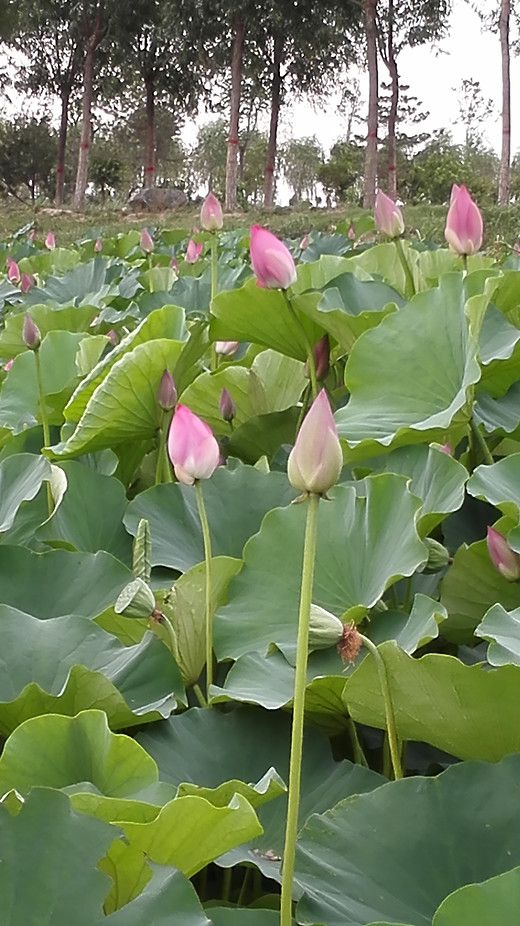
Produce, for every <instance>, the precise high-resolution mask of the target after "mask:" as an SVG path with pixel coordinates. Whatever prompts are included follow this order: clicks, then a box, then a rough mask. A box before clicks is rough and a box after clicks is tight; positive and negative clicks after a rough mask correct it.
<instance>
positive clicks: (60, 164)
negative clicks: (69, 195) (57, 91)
mask: <svg viewBox="0 0 520 926" xmlns="http://www.w3.org/2000/svg"><path fill="white" fill-rule="evenodd" d="M69 100H70V87H67V88H66V89H64V90H63V92H62V94H61V116H60V128H59V132H58V150H57V154H56V194H55V196H54V202H55V204H56V206H63V203H64V201H65V151H66V147H67V128H68V122H69Z"/></svg>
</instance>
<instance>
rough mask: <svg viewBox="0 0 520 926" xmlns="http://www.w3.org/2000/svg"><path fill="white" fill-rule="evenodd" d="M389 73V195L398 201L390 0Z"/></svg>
mask: <svg viewBox="0 0 520 926" xmlns="http://www.w3.org/2000/svg"><path fill="white" fill-rule="evenodd" d="M388 71H389V73H390V86H391V95H390V111H389V113H388V195H389V197H390V199H393V200H394V202H395V200H396V199H397V140H396V136H395V128H396V124H397V107H398V104H399V74H398V71H397V61H396V58H395V49H394V0H388Z"/></svg>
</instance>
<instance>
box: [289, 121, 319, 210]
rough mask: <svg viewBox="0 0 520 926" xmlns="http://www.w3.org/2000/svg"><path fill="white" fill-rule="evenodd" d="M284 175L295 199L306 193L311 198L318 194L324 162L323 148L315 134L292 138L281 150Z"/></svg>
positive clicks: (297, 199) (299, 198)
mask: <svg viewBox="0 0 520 926" xmlns="http://www.w3.org/2000/svg"><path fill="white" fill-rule="evenodd" d="M280 154H281V162H282V167H283V173H284V177H285V179H286V181H287V183H288V184H289V186H290V187H291V189H292V191H293V194H294V197H295V200H296V201H297V202H298V201H299V200H301V198H302V196H303V195H304V194H307V196H308V197H309V198H312V197H314V196H315V195H316V183H317V181H318V175H319V172H320V168H321V167H322V165H323V163H324V160H325V158H324V153H323V148H322V146H321V145H320V143H319V141H318V139H317V138H316V136H315V135H313V136H312V137H307V138H292V139H291V140H290V141H288V142H287V143H286V144H285V145H283V147H282V148H281V151H280Z"/></svg>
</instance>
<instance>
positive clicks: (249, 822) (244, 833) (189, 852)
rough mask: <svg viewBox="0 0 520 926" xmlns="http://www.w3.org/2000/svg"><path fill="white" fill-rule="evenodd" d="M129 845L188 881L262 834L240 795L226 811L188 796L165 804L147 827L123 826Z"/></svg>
mask: <svg viewBox="0 0 520 926" xmlns="http://www.w3.org/2000/svg"><path fill="white" fill-rule="evenodd" d="M122 826H123V829H124V831H125V835H126V838H127V839H128V841H129V843H130V845H132V846H134V847H135V848H138V849H141V851H142V852H144V853H145V854H146V855H147V856H148V858H150V859H151V860H152V861H154V862H159V863H160V864H161V865H175V867H176V868H180V870H181V871H183V872H184V874H185V875H187V876H188V877H191V876H192V875H194V874H195V873H196V872H197V871H200V870H201V868H204V867H205V866H206V865H208V864H209V863H210V862H213V861H215V859H216V858H218V857H219V855H222V854H223V853H224V852H227V851H228V850H229V849H232V848H234V847H235V846H237V845H240V843H242V842H245V841H246V840H249V839H253V838H254V837H255V836H258V835H259V834H260V833H261V832H262V827H261V825H260V823H259V822H258V818H257V816H256V813H255V811H254V810H253V808H252V807H251V805H250V804H249V802H248V801H247V800H246V799H245V798H244V797H242V795H240V794H235V795H234V796H233V798H232V800H231V801H230V803H229V804H228V805H227V807H215V806H214V805H213V804H211V803H210V802H209V801H207V800H206V799H205V798H203V797H197V796H195V795H187V796H186V797H179V798H176V799H175V800H173V801H170V802H169V803H168V804H166V806H165V807H163V808H162V809H161V811H160V812H159V814H158V816H157V817H156V818H155V820H152V821H151V822H150V823H123V824H122Z"/></svg>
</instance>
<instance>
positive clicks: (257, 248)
mask: <svg viewBox="0 0 520 926" xmlns="http://www.w3.org/2000/svg"><path fill="white" fill-rule="evenodd" d="M250 252H251V265H252V267H253V272H254V273H255V275H256V278H257V280H258V285H259V286H265V287H266V288H267V289H287V288H288V287H289V286H292V284H293V283H295V282H296V265H295V263H294V260H293V258H292V254H291V252H290V251H289V248H287V247H286V246H285V244H283V242H282V241H280V239H279V238H277V237H276V235H273V233H272V232H270V231H268V230H267V228H262V227H261V225H252V226H251V244H250Z"/></svg>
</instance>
